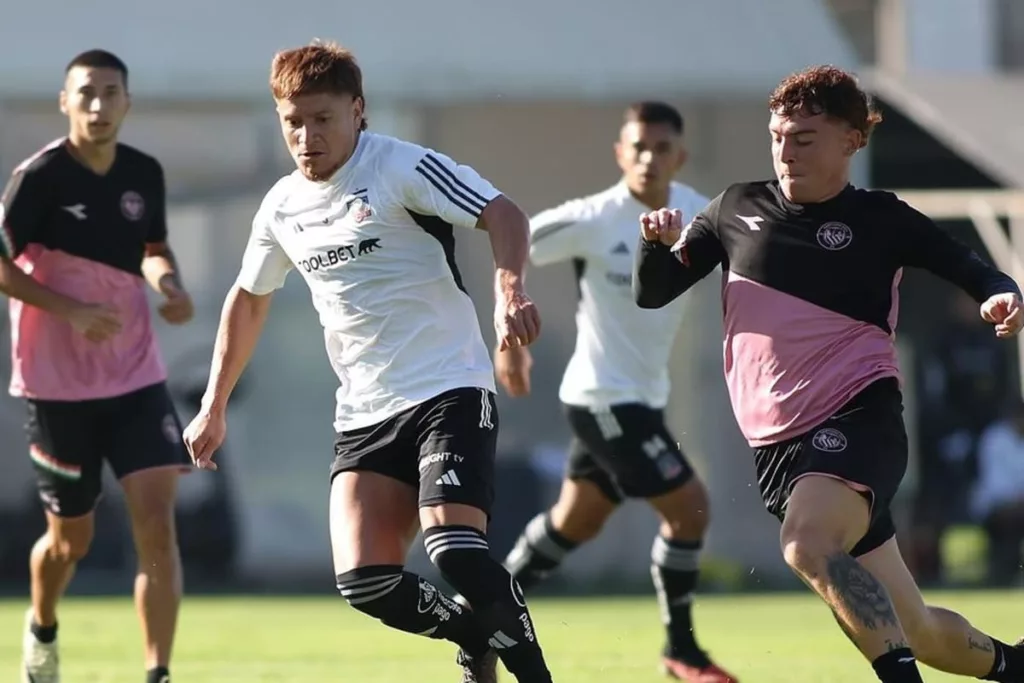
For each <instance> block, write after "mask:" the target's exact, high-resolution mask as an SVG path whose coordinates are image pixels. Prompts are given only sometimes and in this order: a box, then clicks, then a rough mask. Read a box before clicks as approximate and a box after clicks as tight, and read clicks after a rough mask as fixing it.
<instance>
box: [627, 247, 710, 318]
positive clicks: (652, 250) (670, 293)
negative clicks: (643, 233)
mask: <svg viewBox="0 0 1024 683" xmlns="http://www.w3.org/2000/svg"><path fill="white" fill-rule="evenodd" d="M687 271H688V269H687V268H685V267H684V266H683V265H682V264H681V263H680V262H679V260H678V259H677V258H676V256H675V255H674V254H673V253H672V252H671V250H670V249H669V248H668V247H667V246H666V245H664V244H661V243H658V242H647V241H646V240H643V239H641V240H640V245H639V248H638V249H637V254H636V260H635V261H634V263H633V300H634V301H636V304H637V306H639V307H640V308H661V307H662V306H666V305H667V304H669V303H671V302H672V301H673V300H674V299H675V298H676V297H678V296H679V295H681V294H682V293H683V292H685V291H686V290H687V289H689V288H690V287H692V286H693V285H694V284H696V283H697V281H698V280H699V279H700V278H699V277H693V275H692V274H690V273H688V272H687Z"/></svg>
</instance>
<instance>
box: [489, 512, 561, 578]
mask: <svg viewBox="0 0 1024 683" xmlns="http://www.w3.org/2000/svg"><path fill="white" fill-rule="evenodd" d="M578 545H579V543H577V542H576V541H572V540H570V539H568V538H566V537H565V536H563V535H562V534H560V533H558V531H556V530H555V527H554V525H553V524H552V522H551V513H550V512H542V513H540V514H539V515H537V516H536V517H534V518H533V519H532V520H530V523H529V524H527V525H526V528H525V529H523V533H522V534H520V535H519V538H518V539H517V540H516V544H515V545H514V546H513V547H512V550H510V551H509V554H508V556H507V557H506V558H505V563H504V564H505V569H507V570H508V572H509V573H510V574H511V575H512V576H513V577H514V578H515V579H516V581H518V582H519V586H520V587H521V588H523V589H524V590H529V589H530V588H533V587H534V586H535V585H537V584H538V583H540V582H541V581H543V580H544V579H546V578H547V577H548V576H549V575H550V574H551V573H552V572H553V571H555V570H556V569H558V567H559V565H561V564H562V561H563V560H565V558H566V556H567V555H568V554H569V553H570V552H572V551H573V550H575V549H576V547H577V546H578Z"/></svg>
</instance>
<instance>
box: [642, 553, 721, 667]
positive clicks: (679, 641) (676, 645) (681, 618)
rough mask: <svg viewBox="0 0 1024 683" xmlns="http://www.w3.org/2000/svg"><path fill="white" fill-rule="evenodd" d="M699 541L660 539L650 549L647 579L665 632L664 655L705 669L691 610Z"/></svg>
mask: <svg viewBox="0 0 1024 683" xmlns="http://www.w3.org/2000/svg"><path fill="white" fill-rule="evenodd" d="M700 548H701V542H700V541H673V540H669V539H667V538H664V537H662V536H658V537H657V538H655V539H654V545H653V546H652V547H651V578H652V579H653V580H654V591H655V593H657V596H658V606H659V607H660V608H661V619H662V621H663V622H664V623H665V629H666V631H667V632H668V649H667V651H666V652H665V654H666V655H668V656H670V657H673V658H675V659H679V660H681V661H683V662H685V663H687V664H689V665H690V666H699V667H703V666H707V665H708V664H710V663H711V660H709V659H708V657H707V655H706V654H704V652H703V651H702V650H701V649H700V648H699V647H698V646H697V640H696V638H695V636H694V633H693V619H692V616H691V606H692V604H693V592H694V590H696V588H697V578H698V576H699V575H700Z"/></svg>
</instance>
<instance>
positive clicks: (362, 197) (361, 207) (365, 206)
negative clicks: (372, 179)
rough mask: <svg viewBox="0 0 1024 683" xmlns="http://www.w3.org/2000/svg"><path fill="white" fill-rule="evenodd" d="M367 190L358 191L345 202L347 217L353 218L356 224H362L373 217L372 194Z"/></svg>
mask: <svg viewBox="0 0 1024 683" xmlns="http://www.w3.org/2000/svg"><path fill="white" fill-rule="evenodd" d="M369 192H370V191H369V190H368V189H367V188H363V189H361V190H356V191H355V192H353V193H352V196H351V197H350V198H349V199H348V200H346V201H345V215H347V216H352V220H353V221H355V222H356V223H362V222H363V221H365V220H367V219H368V218H369V217H370V216H372V215H373V208H372V207H371V206H370V194H369Z"/></svg>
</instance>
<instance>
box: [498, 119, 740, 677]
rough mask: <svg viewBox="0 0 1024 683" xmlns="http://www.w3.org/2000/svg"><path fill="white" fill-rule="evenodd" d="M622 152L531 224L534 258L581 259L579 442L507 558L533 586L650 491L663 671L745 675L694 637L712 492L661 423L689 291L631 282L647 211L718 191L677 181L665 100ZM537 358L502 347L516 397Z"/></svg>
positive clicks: (566, 388)
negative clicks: (656, 294)
mask: <svg viewBox="0 0 1024 683" xmlns="http://www.w3.org/2000/svg"><path fill="white" fill-rule="evenodd" d="M615 156H616V160H617V161H618V164H619V167H620V168H621V169H622V173H623V177H622V180H621V181H620V182H619V183H618V184H616V185H615V186H613V187H611V188H609V189H607V190H604V191H603V192H600V193H598V194H594V195H590V196H589V197H584V198H582V199H573V200H571V201H568V202H566V203H564V204H562V205H561V206H558V207H555V208H553V209H548V210H547V211H543V212H541V213H540V214H538V215H537V216H535V217H534V218H533V219H532V220H531V221H530V230H531V244H530V258H531V260H532V261H533V263H534V264H535V265H538V266H542V265H546V264H549V263H556V262H560V261H571V262H572V263H573V265H574V267H575V269H576V277H577V281H578V286H579V291H580V302H579V308H578V310H577V312H576V327H577V333H576V350H575V352H574V353H573V356H572V358H571V359H570V360H569V365H568V367H567V368H566V370H565V375H564V377H563V378H562V385H561V389H560V390H559V398H560V400H561V401H562V403H563V404H564V407H565V412H566V415H567V417H568V420H569V426H570V428H571V429H572V432H573V441H572V446H571V449H570V453H569V461H568V465H567V469H566V475H565V480H564V481H563V482H562V491H561V494H560V495H559V498H558V501H557V502H556V503H555V504H554V506H553V507H552V508H551V509H550V510H548V511H546V512H544V513H542V514H540V515H538V516H537V517H535V518H534V519H533V521H531V522H530V523H529V524H528V525H527V527H526V529H525V530H524V531H523V534H522V536H520V537H519V540H518V542H517V543H516V545H515V547H514V548H513V550H512V552H511V553H510V554H509V556H508V558H506V560H505V566H506V567H507V568H508V570H509V571H510V572H511V573H512V575H513V576H515V577H516V579H517V580H518V581H519V583H520V585H522V586H523V588H524V589H529V588H530V587H531V586H533V585H534V584H536V583H537V582H539V581H541V580H542V579H543V578H544V577H545V576H547V575H548V574H549V573H550V572H552V571H553V570H554V569H555V568H556V567H558V565H559V564H560V563H561V562H562V560H563V559H564V558H565V556H566V555H567V554H568V553H569V552H571V551H572V550H573V549H575V548H577V547H578V546H579V545H580V544H582V543H585V542H586V541H589V540H590V539H592V538H594V537H595V536H596V535H597V534H598V533H599V532H600V531H601V528H602V526H604V523H605V521H607V519H608V518H609V517H610V516H611V514H612V513H613V512H614V511H615V510H616V508H617V507H618V505H619V504H620V503H621V502H622V501H623V500H624V499H626V498H640V499H644V500H647V501H648V503H650V505H651V506H652V507H653V508H654V509H655V510H656V511H657V513H658V515H659V516H660V517H661V520H662V522H661V528H660V531H659V534H658V536H657V537H656V538H655V540H654V547H653V548H652V550H651V576H652V578H653V579H654V587H655V590H656V592H657V596H658V602H659V604H660V607H661V612H662V618H663V619H664V621H665V625H666V629H667V631H668V637H667V642H666V644H665V648H664V651H663V653H662V664H663V667H664V669H665V671H666V672H667V673H668V674H669V675H671V676H674V677H675V678H679V679H682V680H685V681H694V682H696V681H701V682H703V683H730V682H732V681H735V680H736V679H735V678H733V677H732V676H731V675H729V674H728V673H726V672H725V671H723V670H722V669H720V668H719V667H717V666H716V665H715V664H713V663H712V662H711V660H710V659H709V658H708V656H707V655H706V654H705V653H704V652H703V651H702V650H701V649H700V647H699V646H698V645H697V642H696V640H695V637H694V632H693V624H692V621H691V613H690V611H691V610H690V607H691V602H692V599H693V593H694V590H695V588H696V586H697V577H698V568H699V559H700V548H701V545H702V543H703V538H704V532H705V529H706V528H707V524H708V496H707V492H706V491H705V489H704V485H703V484H702V483H701V481H700V480H699V479H698V478H697V476H696V474H695V473H694V471H693V468H692V467H691V466H690V463H689V462H687V460H686V458H685V457H684V456H683V453H682V452H681V451H680V449H679V446H678V444H677V443H676V440H675V438H674V437H673V436H672V435H671V434H670V433H669V431H668V429H667V427H666V425H665V416H664V409H665V406H666V404H667V403H668V395H669V376H668V360H669V354H670V353H671V351H672V342H673V340H674V339H675V335H676V331H677V330H678V329H679V324H680V322H681V320H682V315H683V300H682V299H679V300H677V301H674V302H673V303H672V304H670V305H668V306H666V307H664V308H663V309H661V310H657V311H651V310H645V309H642V308H639V307H638V306H637V305H636V304H635V303H634V302H633V298H632V292H631V290H630V282H631V273H632V267H633V252H634V251H635V249H636V220H637V216H638V215H639V214H641V213H643V212H645V211H649V210H651V209H658V208H661V207H665V206H672V207H680V208H682V209H683V210H685V211H687V212H688V213H690V214H695V213H696V212H698V211H700V210H701V209H702V208H704V206H705V205H707V203H708V199H707V198H706V197H703V196H701V195H700V194H698V193H697V192H696V191H694V190H693V189H692V188H690V187H688V186H686V185H682V184H680V183H677V182H674V181H673V180H672V179H673V177H674V176H675V175H676V173H678V171H679V170H680V169H681V168H682V167H683V165H684V164H685V162H686V149H685V147H684V145H683V118H682V116H681V115H680V114H679V112H678V111H676V109H675V108H673V107H672V106H670V105H668V104H664V103H661V102H640V103H637V104H634V105H633V106H631V107H630V108H629V109H627V110H626V114H625V121H624V123H623V126H622V128H621V130H620V132H619V140H618V141H617V142H616V143H615ZM530 364H531V358H530V352H529V351H528V350H527V349H526V347H523V346H518V347H512V348H508V349H505V350H498V351H497V352H496V353H495V366H496V372H497V376H498V380H499V381H500V382H501V384H502V385H503V386H504V387H505V389H506V390H507V391H508V392H509V394H511V395H512V396H522V395H525V394H527V393H528V392H529V389H530Z"/></svg>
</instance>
